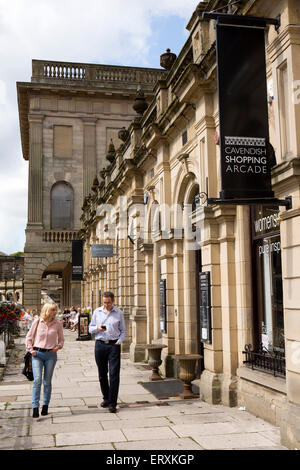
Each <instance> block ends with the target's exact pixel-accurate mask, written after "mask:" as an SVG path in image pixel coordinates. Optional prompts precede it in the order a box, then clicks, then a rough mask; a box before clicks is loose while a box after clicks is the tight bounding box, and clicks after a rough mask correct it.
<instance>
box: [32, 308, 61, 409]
mask: <svg viewBox="0 0 300 470" xmlns="http://www.w3.org/2000/svg"><path fill="white" fill-rule="evenodd" d="M57 311H58V307H57V305H56V304H55V303H46V304H45V305H44V306H43V308H42V311H41V315H40V317H38V318H37V319H36V320H35V321H34V323H33V325H32V326H31V328H30V330H29V332H28V333H27V336H26V350H27V351H30V352H31V355H32V371H33V377H34V381H33V387H32V408H33V414H32V416H33V418H38V417H39V404H40V395H41V387H42V375H43V370H44V377H43V384H44V395H43V408H42V413H41V414H42V415H47V414H48V405H49V402H50V398H51V390H52V383H51V381H52V376H53V372H54V368H55V365H56V361H57V351H58V350H59V349H61V348H62V347H63V345H64V335H63V324H62V322H60V321H59V320H57V319H56V314H57ZM33 338H34V344H33Z"/></svg>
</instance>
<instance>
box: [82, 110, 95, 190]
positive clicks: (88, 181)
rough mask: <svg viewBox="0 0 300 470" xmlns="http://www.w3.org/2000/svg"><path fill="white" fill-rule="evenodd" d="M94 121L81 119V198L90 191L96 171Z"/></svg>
mask: <svg viewBox="0 0 300 470" xmlns="http://www.w3.org/2000/svg"><path fill="white" fill-rule="evenodd" d="M96 122H97V119H93V118H85V119H84V120H83V198H85V197H86V196H88V194H89V193H90V191H91V187H92V185H93V181H94V178H95V175H96V173H97V162H96Z"/></svg>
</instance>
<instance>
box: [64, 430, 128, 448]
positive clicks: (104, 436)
mask: <svg viewBox="0 0 300 470" xmlns="http://www.w3.org/2000/svg"><path fill="white" fill-rule="evenodd" d="M122 441H126V437H125V436H124V434H123V433H122V431H120V430H118V429H112V430H108V431H98V432H71V433H61V434H56V445H57V446H66V445H82V444H101V443H108V442H122Z"/></svg>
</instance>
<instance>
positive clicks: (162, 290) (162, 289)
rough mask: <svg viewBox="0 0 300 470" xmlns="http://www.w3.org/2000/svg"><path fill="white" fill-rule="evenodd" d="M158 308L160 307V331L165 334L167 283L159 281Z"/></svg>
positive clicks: (163, 280)
mask: <svg viewBox="0 0 300 470" xmlns="http://www.w3.org/2000/svg"><path fill="white" fill-rule="evenodd" d="M159 306H160V331H161V332H162V333H166V332H167V281H166V279H161V280H160V282H159Z"/></svg>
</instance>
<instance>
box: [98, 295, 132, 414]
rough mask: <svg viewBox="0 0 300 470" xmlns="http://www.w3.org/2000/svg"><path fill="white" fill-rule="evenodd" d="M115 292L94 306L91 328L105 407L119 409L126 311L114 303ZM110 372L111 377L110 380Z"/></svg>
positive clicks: (102, 404) (112, 409)
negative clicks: (101, 303) (97, 306)
mask: <svg viewBox="0 0 300 470" xmlns="http://www.w3.org/2000/svg"><path fill="white" fill-rule="evenodd" d="M114 301H115V297H114V294H113V293H112V292H104V294H103V306H102V307H99V308H96V310H94V313H93V316H92V321H91V323H90V325H89V332H90V333H91V334H92V335H95V339H96V341H95V360H96V364H97V366H98V376H99V382H100V387H101V391H102V395H103V402H102V403H101V406H102V408H107V407H108V408H109V411H110V412H111V413H116V411H117V400H118V393H119V384H120V366H121V343H122V341H124V339H125V335H126V328H125V320H124V314H123V312H122V310H119V309H118V308H117V307H115V305H114ZM108 372H109V380H108Z"/></svg>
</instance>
